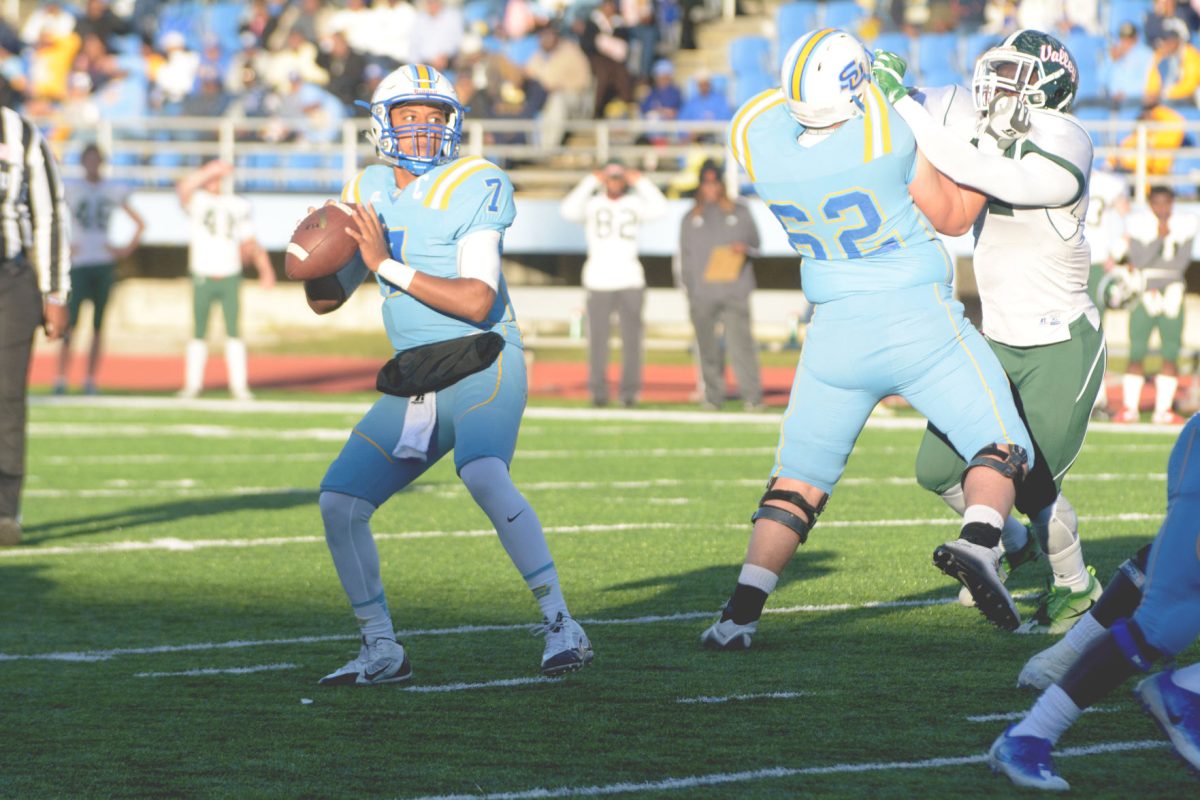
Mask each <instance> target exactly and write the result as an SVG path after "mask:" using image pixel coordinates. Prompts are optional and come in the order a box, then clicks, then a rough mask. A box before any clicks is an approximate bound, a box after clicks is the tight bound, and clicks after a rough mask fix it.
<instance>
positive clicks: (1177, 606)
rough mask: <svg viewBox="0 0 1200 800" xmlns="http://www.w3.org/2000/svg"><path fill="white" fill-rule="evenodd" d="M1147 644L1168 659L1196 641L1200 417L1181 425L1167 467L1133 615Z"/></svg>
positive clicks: (1199, 625) (1199, 629)
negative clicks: (1161, 507) (1163, 504)
mask: <svg viewBox="0 0 1200 800" xmlns="http://www.w3.org/2000/svg"><path fill="white" fill-rule="evenodd" d="M1133 620H1134V622H1136V623H1137V625H1138V627H1139V628H1140V629H1141V631H1142V633H1143V634H1144V635H1145V637H1146V641H1147V642H1149V643H1150V645H1151V646H1152V647H1154V648H1156V649H1157V650H1159V651H1161V652H1162V653H1164V654H1165V655H1167V656H1173V655H1176V654H1178V653H1182V652H1183V651H1184V650H1185V649H1187V647H1188V646H1189V645H1191V643H1192V642H1194V641H1196V639H1197V637H1200V415H1196V416H1193V417H1192V418H1191V420H1189V421H1188V424H1187V425H1185V426H1184V428H1183V431H1182V432H1181V433H1180V435H1179V439H1178V441H1176V442H1175V447H1174V449H1173V450H1172V451H1171V459H1170V461H1169V463H1168V465H1167V518H1166V519H1165V520H1163V524H1162V527H1161V528H1160V529H1159V531H1158V536H1157V537H1156V538H1155V539H1154V545H1153V546H1152V547H1151V549H1150V561H1149V564H1148V565H1147V568H1146V588H1145V591H1144V593H1143V594H1142V602H1141V604H1140V605H1138V607H1137V611H1135V612H1134V614H1133Z"/></svg>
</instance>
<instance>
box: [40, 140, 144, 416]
mask: <svg viewBox="0 0 1200 800" xmlns="http://www.w3.org/2000/svg"><path fill="white" fill-rule="evenodd" d="M80 162H81V163H82V165H83V171H84V177H83V178H82V179H77V180H72V181H68V182H67V183H66V198H67V207H68V208H69V209H70V211H71V215H72V220H71V222H72V224H71V299H70V303H69V308H70V323H69V327H68V328H67V330H66V332H65V334H64V335H63V342H62V351H61V352H60V353H59V358H58V376H57V377H56V378H55V380H54V393H55V394H64V393H66V391H67V365H68V363H69V362H70V360H71V335H72V334H73V333H74V331H75V326H76V325H77V324H78V322H79V310H80V308H81V307H82V305H83V303H84V301H87V302H88V303H90V304H91V306H92V342H91V348H90V350H89V351H88V360H87V375H86V377H85V378H84V382H83V393H84V394H96V373H97V371H98V368H99V364H100V352H101V335H100V332H101V328H102V327H103V325H104V310H105V308H106V306H107V305H108V295H109V292H110V291H111V289H112V286H113V281H114V280H115V279H116V274H117V262H118V261H120V260H121V259H123V258H125V257H126V256H129V255H132V254H133V252H134V251H135V250H137V248H138V246H139V245H140V244H141V241H142V231H144V230H145V228H146V222H145V220H143V219H142V216H141V215H140V214H138V213H137V211H135V210H134V209H133V206H131V205H130V204H129V189H128V188H127V187H125V186H122V185H120V184H118V183H116V182H114V181H111V180H106V179H105V178H104V177H103V176H102V175H101V174H100V169H101V167H103V165H104V156H103V155H102V154H101V152H100V148H99V147H97V146H96V145H95V144H89V145H87V146H86V147H84V148H83V154H82V155H81V156H80ZM118 209H120V210H121V211H123V212H124V213H125V214H126V216H128V217H129V219H130V220H132V221H133V224H134V231H133V237H132V238H131V239H130V240H129V242H128V243H127V244H125V245H123V246H122V245H117V244H114V243H113V242H112V241H110V239H109V237H108V223H109V219H110V218H111V217H112V214H113V212H114V211H117V210H118Z"/></svg>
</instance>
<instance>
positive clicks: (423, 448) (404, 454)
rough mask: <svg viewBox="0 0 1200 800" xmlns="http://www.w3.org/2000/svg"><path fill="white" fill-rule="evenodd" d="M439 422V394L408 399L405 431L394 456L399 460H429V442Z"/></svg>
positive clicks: (393, 453)
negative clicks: (435, 425) (436, 423)
mask: <svg viewBox="0 0 1200 800" xmlns="http://www.w3.org/2000/svg"><path fill="white" fill-rule="evenodd" d="M435 422H437V392H429V393H428V394H422V395H417V396H416V397H410V398H408V410H407V411H406V412H405V414H404V430H403V431H401V432H400V441H398V442H396V449H394V450H393V451H392V455H393V456H395V457H396V458H399V459H402V460H403V459H415V460H417V461H425V460H427V459H428V457H429V456H428V453H429V440H430V439H431V438H432V437H433V426H434V423H435Z"/></svg>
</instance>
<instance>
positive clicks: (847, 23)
mask: <svg viewBox="0 0 1200 800" xmlns="http://www.w3.org/2000/svg"><path fill="white" fill-rule="evenodd" d="M865 19H866V12H864V11H863V8H862V6H860V5H859V4H858V3H856V2H854V0H830V2H827V3H825V11H824V13H823V14H822V15H821V24H822V25H823V26H824V27H826V28H841V29H842V30H845V31H850V32H851V33H854V32H855V31H857V29H858V26H859V25H861V24H862V23H863V21H864V20H865Z"/></svg>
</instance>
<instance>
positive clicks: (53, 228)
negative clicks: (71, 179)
mask: <svg viewBox="0 0 1200 800" xmlns="http://www.w3.org/2000/svg"><path fill="white" fill-rule="evenodd" d="M22 122H23V124H24V126H25V127H26V130H25V131H24V135H23V137H22V138H23V139H24V142H25V180H26V181H27V184H28V186H29V216H30V222H31V227H32V234H33V242H32V244H33V247H32V248H31V252H30V253H29V255H30V260H31V261H32V262H33V266H34V269H36V270H37V276H38V287H39V288H40V289H41V290H42V293H43V294H56V295H66V294H67V292H68V291H69V290H70V288H71V248H70V245H69V236H70V217H69V216H68V214H67V201H66V193H65V192H64V191H63V182H62V176H61V175H60V174H59V171H58V163H57V162H56V161H55V159H54V154H53V153H52V152H50V147H49V145H47V144H46V140H45V139H43V138H42V135H41V134H40V133H39V132H38V130H37V128H36V127H34V125H33V124H32V123H30V122H29V121H28V120H23V121H22Z"/></svg>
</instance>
